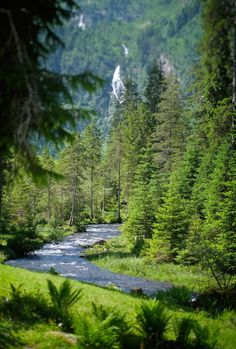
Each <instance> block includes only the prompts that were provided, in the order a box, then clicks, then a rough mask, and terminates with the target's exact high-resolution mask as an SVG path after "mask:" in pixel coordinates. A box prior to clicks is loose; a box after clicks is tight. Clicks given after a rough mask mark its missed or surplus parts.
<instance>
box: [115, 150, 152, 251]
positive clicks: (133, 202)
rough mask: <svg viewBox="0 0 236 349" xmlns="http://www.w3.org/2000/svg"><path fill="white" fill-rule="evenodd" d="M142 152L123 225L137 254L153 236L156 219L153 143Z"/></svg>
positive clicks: (123, 229)
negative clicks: (153, 189)
mask: <svg viewBox="0 0 236 349" xmlns="http://www.w3.org/2000/svg"><path fill="white" fill-rule="evenodd" d="M142 153H143V154H142V155H141V157H140V163H139V165H138V166H137V169H136V173H135V177H134V189H133V192H132V195H131V198H130V202H129V210H128V212H129V213H128V218H127V220H126V221H125V223H124V224H123V226H122V231H123V232H124V234H125V236H126V237H127V238H128V240H129V241H130V242H131V243H132V245H133V251H134V252H135V253H137V254H139V253H140V252H141V249H142V248H143V247H144V243H145V240H146V239H148V238H149V239H150V238H151V236H152V231H153V223H154V221H155V206H154V203H153V201H154V197H153V196H152V195H153V191H152V180H153V177H154V176H155V168H154V165H153V151H152V146H151V144H149V145H147V147H146V148H145V149H143V150H142ZM155 184H156V183H155Z"/></svg>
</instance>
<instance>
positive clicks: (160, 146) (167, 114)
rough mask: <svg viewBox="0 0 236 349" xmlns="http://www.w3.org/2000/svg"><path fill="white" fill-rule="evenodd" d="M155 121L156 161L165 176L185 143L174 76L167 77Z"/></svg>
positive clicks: (180, 99) (180, 97) (180, 105)
mask: <svg viewBox="0 0 236 349" xmlns="http://www.w3.org/2000/svg"><path fill="white" fill-rule="evenodd" d="M156 119H157V126H156V129H155V132H154V133H153V142H154V149H155V151H156V161H157V165H158V168H159V170H160V171H161V172H162V173H163V174H167V173H170V172H171V171H172V170H173V169H174V164H175V163H176V161H177V160H179V159H180V158H181V156H182V154H183V150H184V141H185V124H184V118H183V105H182V96H181V92H180V87H179V82H178V79H177V77H175V76H169V77H168V78H167V80H166V90H165V91H164V92H162V94H161V102H160V103H159V106H158V112H157V114H156Z"/></svg>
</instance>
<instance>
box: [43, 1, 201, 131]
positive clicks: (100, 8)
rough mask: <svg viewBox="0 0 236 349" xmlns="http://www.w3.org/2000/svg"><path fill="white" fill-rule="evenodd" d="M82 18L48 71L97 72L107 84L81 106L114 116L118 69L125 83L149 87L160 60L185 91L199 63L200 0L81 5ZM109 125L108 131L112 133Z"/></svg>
mask: <svg viewBox="0 0 236 349" xmlns="http://www.w3.org/2000/svg"><path fill="white" fill-rule="evenodd" d="M79 5H80V12H78V13H77V14H76V15H74V17H73V18H72V19H71V20H70V21H69V22H67V23H65V25H64V26H63V28H61V29H60V31H59V33H60V37H61V38H62V40H63V41H64V42H65V48H63V49H62V48H60V49H58V50H57V52H56V53H55V54H54V55H53V56H51V58H50V59H49V61H48V66H49V67H50V68H51V69H52V70H56V71H57V72H63V73H65V72H66V73H78V72H81V71H84V70H89V71H92V72H93V73H95V74H97V75H99V76H100V77H101V78H103V79H104V80H105V85H104V88H103V89H102V90H100V91H99V92H98V93H97V94H95V95H94V96H92V97H91V96H90V97H89V98H85V100H84V99H83V101H81V93H76V96H77V100H78V101H79V103H82V104H86V106H87V107H88V106H90V107H91V108H93V109H95V110H96V111H97V112H98V113H99V117H100V118H107V117H108V116H109V115H108V114H109V111H108V109H109V104H110V103H111V101H110V98H111V92H112V87H111V84H112V76H113V73H114V71H115V68H116V67H117V65H120V66H121V77H122V79H123V80H124V79H125V78H126V77H128V76H135V79H136V80H137V82H138V85H139V89H140V91H141V89H142V88H143V87H144V83H145V79H146V76H147V71H148V70H149V69H150V67H151V66H152V64H153V63H154V62H156V61H158V60H159V59H160V58H161V60H162V62H163V67H164V68H165V69H167V70H168V69H174V70H175V71H176V73H177V74H178V76H179V77H180V79H181V82H182V84H183V86H184V88H186V87H187V85H188V83H189V82H190V81H191V79H192V73H191V68H192V66H193V65H194V64H195V63H196V62H197V60H198V54H197V47H196V45H197V43H198V41H199V38H200V33H201V29H200V3H199V1H198V0H188V1H186V0H181V1H176V0H170V1H162V0H158V1H152V0H145V1H141V0H127V1H123V0H122V1H119V2H118V3H117V2H114V1H107V0H102V1H96V0H93V1H80V2H79ZM106 122H107V120H105V121H103V122H102V124H103V127H104V128H105V129H107V125H106Z"/></svg>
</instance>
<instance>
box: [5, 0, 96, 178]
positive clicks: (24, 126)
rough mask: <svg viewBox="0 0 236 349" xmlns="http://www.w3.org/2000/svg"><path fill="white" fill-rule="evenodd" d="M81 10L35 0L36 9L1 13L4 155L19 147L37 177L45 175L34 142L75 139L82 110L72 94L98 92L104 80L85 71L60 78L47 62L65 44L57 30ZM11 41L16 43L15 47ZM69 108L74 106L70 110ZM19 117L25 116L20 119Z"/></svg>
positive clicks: (8, 8)
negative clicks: (77, 90) (74, 130)
mask: <svg viewBox="0 0 236 349" xmlns="http://www.w3.org/2000/svg"><path fill="white" fill-rule="evenodd" d="M74 11H78V6H77V4H76V3H75V2H74V1H72V0H68V1H65V2H64V3H63V4H62V3H61V2H60V1H56V2H55V1H49V2H48V1H47V2H46V1H44V2H43V4H42V2H41V1H36V2H35V4H34V8H31V6H25V11H22V6H21V4H19V5H18V6H15V7H14V11H13V9H12V5H11V3H9V4H5V5H4V6H3V8H2V9H1V13H0V17H1V23H3V24H4V25H3V27H4V30H3V32H2V36H1V47H3V51H2V54H1V67H2V71H1V83H2V87H3V88H2V94H1V109H2V115H1V127H0V129H1V134H0V138H1V142H0V149H1V152H5V151H6V150H9V149H11V148H12V147H14V148H15V149H16V150H17V151H18V152H20V153H21V155H22V156H23V158H24V159H25V161H24V165H25V166H26V167H27V168H28V169H30V170H31V172H33V173H34V175H35V177H40V176H42V175H43V173H44V174H45V172H44V171H42V168H41V166H40V164H39V161H38V159H37V157H36V151H35V148H36V142H35V139H37V138H38V139H43V140H46V141H48V142H53V143H55V144H57V145H58V144H60V143H61V141H62V140H65V139H69V138H71V133H70V131H69V126H70V127H75V126H76V121H75V120H76V116H77V115H78V113H79V112H81V113H82V112H83V108H75V107H74V99H73V96H72V91H73V90H74V89H75V87H78V86H81V87H82V88H84V89H85V90H86V91H91V90H94V88H95V85H96V83H97V82H98V81H99V80H98V79H96V77H95V76H94V75H93V74H91V73H88V74H86V73H85V72H83V73H81V74H78V73H77V74H66V73H63V74H61V75H60V74H57V73H56V72H55V69H51V70H47V69H46V68H45V58H46V57H47V56H48V55H49V53H51V52H52V51H53V50H54V49H55V47H56V45H62V41H61V39H60V38H59V36H58V35H56V34H55V32H54V30H53V29H52V28H53V26H59V25H62V24H63V23H64V21H65V20H66V19H69V18H71V17H72V15H73V12H74ZM9 37H13V38H14V39H13V40H11V41H10V42H9V41H8V39H9ZM68 106H69V107H68ZM19 115H20V116H19Z"/></svg>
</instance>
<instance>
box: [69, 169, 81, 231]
mask: <svg viewBox="0 0 236 349" xmlns="http://www.w3.org/2000/svg"><path fill="white" fill-rule="evenodd" d="M78 170H79V168H78V163H77V166H76V171H75V175H74V178H73V193H72V205H71V212H70V220H69V226H72V225H74V224H75V211H76V199H77V182H78Z"/></svg>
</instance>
